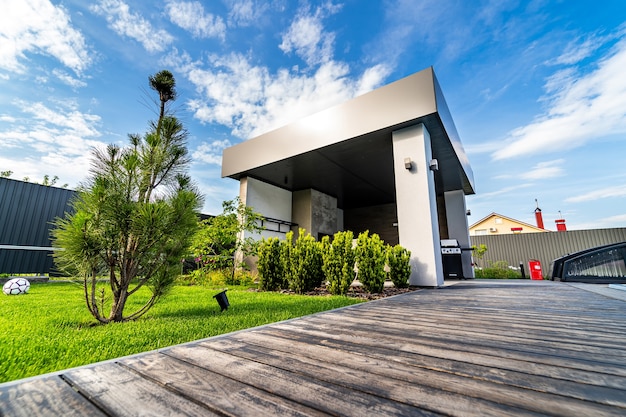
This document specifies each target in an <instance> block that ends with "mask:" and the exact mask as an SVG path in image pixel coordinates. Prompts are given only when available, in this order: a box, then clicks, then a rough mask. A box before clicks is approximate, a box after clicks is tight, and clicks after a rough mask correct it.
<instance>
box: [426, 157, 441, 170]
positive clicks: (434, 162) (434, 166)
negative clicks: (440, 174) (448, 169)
mask: <svg viewBox="0 0 626 417" xmlns="http://www.w3.org/2000/svg"><path fill="white" fill-rule="evenodd" d="M428 168H430V170H431V171H439V162H437V160H436V159H431V160H430V164H428Z"/></svg>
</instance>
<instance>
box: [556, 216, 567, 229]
mask: <svg viewBox="0 0 626 417" xmlns="http://www.w3.org/2000/svg"><path fill="white" fill-rule="evenodd" d="M554 223H556V231H557V232H566V231H567V227H565V219H558V220H555V221H554Z"/></svg>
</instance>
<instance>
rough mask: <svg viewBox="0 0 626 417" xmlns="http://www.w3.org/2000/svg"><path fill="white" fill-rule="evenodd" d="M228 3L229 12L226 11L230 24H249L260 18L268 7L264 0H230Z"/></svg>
mask: <svg viewBox="0 0 626 417" xmlns="http://www.w3.org/2000/svg"><path fill="white" fill-rule="evenodd" d="M228 3H230V12H229V13H228V24H229V25H230V26H249V25H251V24H252V23H254V22H256V21H258V20H260V18H261V16H262V15H263V14H264V13H265V12H266V11H267V10H268V8H269V4H268V3H267V2H266V1H258V0H257V1H254V0H230V1H229V2H228Z"/></svg>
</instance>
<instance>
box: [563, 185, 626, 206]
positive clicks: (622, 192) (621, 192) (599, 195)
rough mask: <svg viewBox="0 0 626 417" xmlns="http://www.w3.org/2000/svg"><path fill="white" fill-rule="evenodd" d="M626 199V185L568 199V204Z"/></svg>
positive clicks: (566, 200)
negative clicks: (617, 198) (606, 199)
mask: <svg viewBox="0 0 626 417" xmlns="http://www.w3.org/2000/svg"><path fill="white" fill-rule="evenodd" d="M614 197H626V184H621V185H617V186H614V187H606V188H601V189H599V190H595V191H591V192H588V193H585V194H581V195H578V196H575V197H570V198H566V199H565V202H566V203H581V202H584V201H596V200H600V199H604V198H614Z"/></svg>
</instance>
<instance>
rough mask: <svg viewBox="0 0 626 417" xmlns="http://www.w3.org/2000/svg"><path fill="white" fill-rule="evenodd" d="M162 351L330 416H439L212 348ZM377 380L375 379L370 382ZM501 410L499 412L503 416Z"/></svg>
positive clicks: (180, 347)
mask: <svg viewBox="0 0 626 417" xmlns="http://www.w3.org/2000/svg"><path fill="white" fill-rule="evenodd" d="M162 352H163V353H164V354H168V355H172V356H174V357H176V358H178V359H180V360H184V361H187V362H189V363H193V364H194V365H196V366H201V367H203V368H205V369H208V370H210V371H212V372H215V373H219V374H222V375H224V376H226V377H228V378H232V379H235V380H237V381H240V382H245V383H248V384H250V385H253V386H255V387H257V388H259V389H262V390H264V391H267V392H270V393H272V394H274V395H278V396H281V397H283V398H287V399H289V400H291V401H294V402H298V403H300V404H303V405H306V406H308V407H311V408H314V409H317V410H320V411H322V412H325V413H328V414H332V415H344V416H367V415H376V416H407V415H411V416H413V415H414V416H433V415H439V414H436V413H434V412H431V411H428V410H425V409H421V408H418V407H413V406H410V405H408V404H404V403H397V402H392V401H387V400H384V399H383V398H381V397H378V396H375V395H371V394H367V393H364V392H360V391H355V390H350V389H346V388H345V387H342V386H339V385H336V384H333V383H328V382H322V381H319V380H317V379H314V378H310V377H308V376H305V375H302V374H297V373H293V372H288V371H284V370H281V369H278V368H275V367H272V366H268V365H265V364H262V363H259V362H256V361H253V360H246V359H242V358H239V357H236V356H232V355H229V354H226V353H223V352H219V351H215V350H211V349H208V348H206V347H204V346H201V345H199V344H189V345H184V346H175V347H172V348H170V349H166V350H163V351H162ZM377 383H378V381H377V382H376V383H372V385H376V384H377ZM467 411H468V412H470V411H471V410H469V409H468V410H467ZM504 411H505V410H503V413H500V415H506V413H504Z"/></svg>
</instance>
